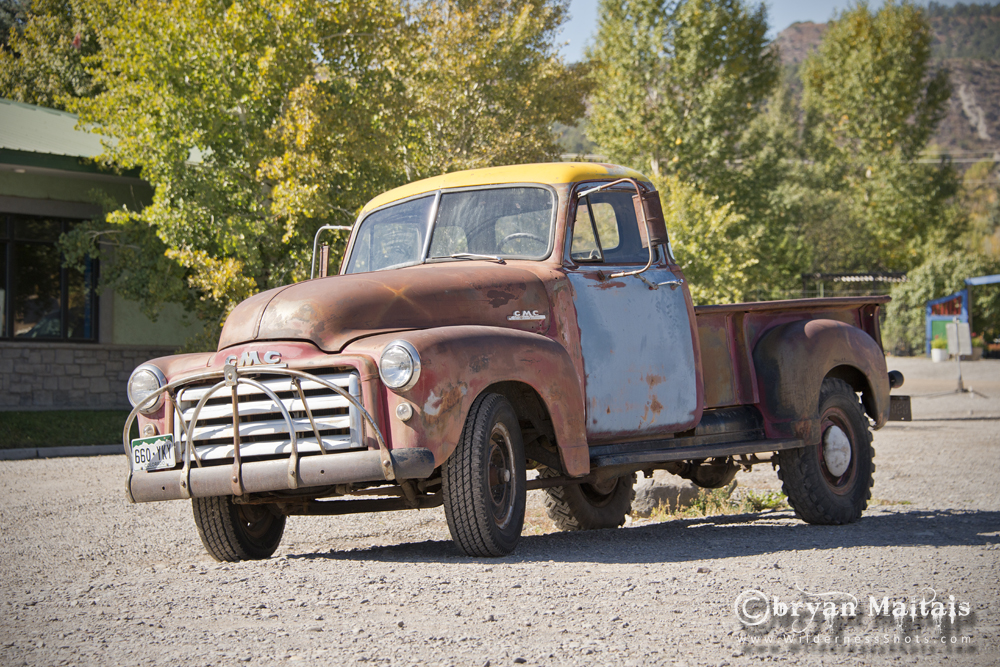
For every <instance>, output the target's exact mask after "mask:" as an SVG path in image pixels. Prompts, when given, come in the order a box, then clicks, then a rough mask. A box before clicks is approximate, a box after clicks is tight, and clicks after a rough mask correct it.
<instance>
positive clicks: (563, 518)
mask: <svg viewBox="0 0 1000 667" xmlns="http://www.w3.org/2000/svg"><path fill="white" fill-rule="evenodd" d="M557 474H558V473H556V472H555V471H552V470H545V471H544V472H543V473H542V477H555V476H556V475H557ZM634 498H635V473H632V474H631V475H622V476H621V477H615V478H613V479H610V480H607V481H605V482H603V483H601V484H569V485H566V486H553V487H550V488H548V489H545V511H546V513H547V514H548V515H549V518H550V519H552V522H553V523H555V524H556V528H558V529H559V530H597V529H600V528H617V527H618V526H620V525H622V524H623V523H625V517H626V516H627V515H628V513H629V512H631V511H632V500H633V499H634Z"/></svg>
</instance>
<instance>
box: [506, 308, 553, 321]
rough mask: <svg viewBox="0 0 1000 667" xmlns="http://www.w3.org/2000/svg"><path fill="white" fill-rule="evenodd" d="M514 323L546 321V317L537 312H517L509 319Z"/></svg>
mask: <svg viewBox="0 0 1000 667" xmlns="http://www.w3.org/2000/svg"><path fill="white" fill-rule="evenodd" d="M507 319H508V320H510V321H512V322H524V321H527V320H544V319H545V315H542V314H541V313H539V312H538V311H537V310H515V311H514V314H513V315H511V316H509V317H508V318H507Z"/></svg>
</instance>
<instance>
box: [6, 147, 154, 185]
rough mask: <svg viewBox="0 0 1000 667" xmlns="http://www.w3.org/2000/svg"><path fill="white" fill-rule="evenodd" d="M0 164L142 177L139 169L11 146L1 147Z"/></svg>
mask: <svg viewBox="0 0 1000 667" xmlns="http://www.w3.org/2000/svg"><path fill="white" fill-rule="evenodd" d="M0 164H9V165H15V166H20V167H41V168H43V169H58V170H60V171H76V172H83V173H88V174H107V175H112V176H129V177H133V178H141V174H140V170H139V169H128V170H125V171H116V170H115V169H111V168H109V167H105V166H103V165H101V164H100V163H99V162H97V161H96V160H93V159H91V158H84V157H72V156H69V155H53V154H51V153H35V152H32V151H18V150H12V149H10V148H0Z"/></svg>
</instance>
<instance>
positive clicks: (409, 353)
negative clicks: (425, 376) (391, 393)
mask: <svg viewBox="0 0 1000 667" xmlns="http://www.w3.org/2000/svg"><path fill="white" fill-rule="evenodd" d="M378 374H379V375H380V376H381V377H382V382H384V383H385V385H386V386H387V387H389V388H390V389H399V390H406V389H409V388H410V387H412V386H413V385H415V384H416V383H417V378H419V377H420V355H418V354H417V350H416V349H415V348H414V347H413V346H412V345H410V344H409V343H407V342H406V341H405V340H394V341H392V342H391V343H389V344H388V345H386V346H385V349H384V350H382V356H381V358H380V359H379V360H378Z"/></svg>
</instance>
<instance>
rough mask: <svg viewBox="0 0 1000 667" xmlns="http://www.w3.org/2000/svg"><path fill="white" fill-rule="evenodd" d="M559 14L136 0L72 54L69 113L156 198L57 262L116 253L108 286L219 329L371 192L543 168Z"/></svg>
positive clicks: (474, 6)
mask: <svg viewBox="0 0 1000 667" xmlns="http://www.w3.org/2000/svg"><path fill="white" fill-rule="evenodd" d="M79 1H80V2H97V1H98V0H79ZM100 1H106V0H100ZM107 1H110V0H107ZM564 18H565V4H564V2H563V1H562V0H496V1H493V2H484V3H465V2H448V1H446V0H431V1H429V2H427V3H424V4H419V5H414V6H412V7H411V6H408V5H403V4H394V3H384V2H376V1H375V0H336V1H333V2H327V1H323V0H306V1H305V2H294V3H292V2H289V1H288V0H240V1H238V2H234V1H231V0H165V1H161V0H137V1H135V2H132V3H131V4H130V5H129V10H128V11H127V12H125V11H123V12H121V14H120V16H119V18H118V20H117V21H115V22H113V23H106V24H102V25H103V26H104V27H103V28H102V29H101V31H100V33H99V47H100V48H99V49H97V50H96V51H95V52H94V53H93V55H91V56H89V57H86V58H84V60H83V62H84V64H85V65H86V67H87V70H86V71H87V72H88V73H89V74H90V76H91V77H92V83H93V86H94V91H95V94H92V95H90V96H88V97H79V98H77V99H75V100H74V101H72V102H71V104H70V108H71V109H72V110H74V111H76V112H78V113H79V114H80V115H81V121H82V122H83V123H87V124H92V126H93V127H95V128H96V129H97V130H98V131H100V132H101V133H102V134H105V135H107V136H110V137H113V138H114V140H115V141H114V143H113V144H111V145H108V146H107V147H106V148H107V151H106V155H105V159H106V160H107V161H108V162H111V163H114V164H116V165H118V166H120V167H125V168H129V167H139V168H141V170H142V174H143V177H144V178H145V179H147V180H148V181H149V182H150V183H151V184H152V185H153V186H154V187H155V196H154V200H153V203H152V204H151V205H150V206H148V207H147V208H145V209H144V210H142V211H138V212H137V211H127V210H123V209H120V210H116V211H113V212H111V213H110V214H109V215H108V216H107V220H106V221H98V222H95V223H93V224H91V225H89V226H82V227H80V228H79V229H78V231H77V232H75V234H74V235H73V236H72V238H70V239H68V240H67V243H66V245H67V250H68V251H69V254H71V255H72V256H74V257H80V256H82V253H85V252H92V253H93V252H97V249H98V246H99V244H100V243H102V242H103V243H111V244H112V245H118V246H119V251H118V253H117V256H116V268H115V269H114V270H112V271H109V272H106V274H105V278H106V279H107V280H106V281H105V284H110V285H112V286H114V287H115V288H117V289H120V290H123V291H124V292H126V293H127V294H128V295H129V296H130V297H131V298H135V299H137V300H139V301H140V303H142V304H143V306H144V308H146V309H147V311H148V312H155V310H156V308H157V307H158V304H159V303H161V302H162V301H164V300H184V301H186V302H187V304H188V306H189V307H192V306H193V307H194V308H195V309H196V310H197V312H198V313H199V315H200V316H201V317H202V318H203V319H205V320H207V321H209V322H212V323H218V322H219V321H220V320H221V319H222V318H223V317H224V316H225V314H226V313H227V312H228V311H229V310H230V309H231V308H232V307H233V306H234V305H235V304H236V303H238V302H240V301H242V300H243V299H245V298H246V297H247V296H249V295H251V294H253V293H255V292H257V291H259V290H263V289H267V288H270V287H274V286H278V285H282V284H287V283H289V282H293V281H297V280H302V279H304V278H306V277H308V275H309V257H310V254H311V249H312V238H313V234H314V232H315V230H316V229H317V228H318V227H319V226H320V225H321V224H325V223H331V222H333V223H340V224H351V223H353V221H354V218H355V216H356V214H357V211H358V210H359V208H360V207H361V206H362V205H363V204H364V203H365V202H366V201H367V200H369V199H370V198H371V197H373V196H374V195H375V194H377V193H379V192H382V191H384V190H386V189H388V188H390V187H393V186H395V185H399V184H401V183H403V182H405V181H406V180H410V179H413V178H417V177H421V176H429V175H433V174H437V173H441V172H443V171H450V170H453V169H458V168H465V167H473V166H488V165H495V164H502V163H507V162H518V161H529V160H539V159H545V158H549V157H552V156H553V155H554V154H555V153H556V152H557V150H558V149H557V144H556V141H555V138H554V136H553V133H552V130H551V126H552V124H553V122H554V121H556V120H564V121H566V122H572V121H573V119H574V115H579V114H580V113H582V110H583V106H582V95H583V91H584V80H583V78H582V77H581V76H580V75H579V72H578V71H577V70H573V69H570V68H567V67H566V66H565V65H563V64H562V62H561V61H560V60H559V59H558V57H557V56H556V54H555V44H554V42H553V37H554V34H555V31H556V30H557V29H558V26H559V25H560V23H561V22H562V21H563V20H564ZM151 234H155V237H156V239H158V242H156V243H151V242H150V236H151ZM344 240H345V239H344V235H341V238H340V239H339V243H340V244H341V245H339V246H336V247H335V248H334V249H333V252H332V253H331V254H332V255H333V258H334V260H333V261H334V262H336V261H337V258H338V257H339V253H340V252H342V249H343V246H342V243H343V241H344ZM132 246H136V247H141V248H159V250H160V254H159V255H158V254H157V252H155V251H151V252H146V251H145V250H144V251H142V252H133V251H132V250H130V248H131V247H132ZM163 257H166V258H167V260H169V261H168V264H170V266H166V265H164V261H163ZM153 274H155V275H157V276H159V277H160V278H159V280H157V281H155V282H154V283H153V286H151V287H150V288H149V289H148V290H144V285H145V284H147V283H144V282H143V281H148V279H149V278H150V276H152V275H153ZM179 276H181V277H182V279H179ZM137 277H138V278H141V279H142V280H136V278H137ZM154 286H155V288H154ZM217 331H218V329H217V327H214V326H213V327H209V328H208V338H206V341H205V342H206V343H207V342H208V340H209V339H210V338H211V337H212V336H213V335H215V334H217Z"/></svg>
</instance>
